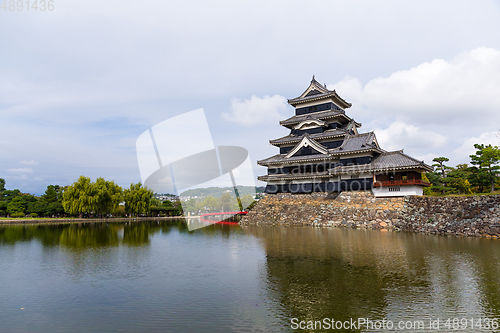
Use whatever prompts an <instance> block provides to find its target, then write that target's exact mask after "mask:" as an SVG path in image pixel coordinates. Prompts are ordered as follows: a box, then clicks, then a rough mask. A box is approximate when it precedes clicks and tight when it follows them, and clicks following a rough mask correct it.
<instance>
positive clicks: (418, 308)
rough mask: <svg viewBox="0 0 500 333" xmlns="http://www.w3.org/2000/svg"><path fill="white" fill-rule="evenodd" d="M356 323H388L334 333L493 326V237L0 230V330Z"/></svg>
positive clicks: (496, 271)
mask: <svg viewBox="0 0 500 333" xmlns="http://www.w3.org/2000/svg"><path fill="white" fill-rule="evenodd" d="M293 318H296V319H294V320H293V321H292V319H293ZM324 318H327V320H326V321H325V320H324ZM363 318H366V319H367V320H371V321H372V323H374V325H377V323H378V324H379V325H380V324H381V323H382V320H385V321H384V322H385V323H389V322H390V323H392V324H393V325H394V327H393V328H392V329H389V327H385V329H384V328H382V329H377V326H375V327H371V328H370V327H366V326H358V327H349V328H348V329H342V330H339V329H337V330H335V331H344V332H375V331H379V332H380V331H384V332H386V331H404V332H432V331H437V330H436V329H435V327H434V329H433V328H432V327H430V326H429V323H434V325H435V324H436V320H437V319H439V320H440V322H439V324H440V330H439V331H441V332H451V331H456V330H454V328H455V329H457V328H458V329H461V331H465V332H471V331H479V326H478V325H482V330H483V331H499V330H498V329H495V328H494V327H496V326H495V323H498V321H500V241H498V240H491V239H475V238H474V239H473V238H457V237H442V236H427V235H419V234H409V233H392V232H379V231H366V230H352V229H336V228H305V227H258V226H253V227H240V226H238V225H229V224H224V225H212V226H209V227H206V228H202V229H199V230H196V231H193V232H189V231H188V229H187V226H186V222H185V221H183V220H175V221H174V220H171V221H164V220H162V221H145V222H144V221H141V222H130V223H129V222H126V223H125V222H124V223H120V222H114V223H94V224H90V223H88V224H85V223H83V224H54V225H22V226H21V225H2V226H0V332H23V333H24V332H277V331H284V332H289V331H304V332H305V331H318V332H325V331H334V330H332V329H328V323H335V322H337V321H342V322H345V321H350V320H351V319H352V320H353V322H358V323H359V320H361V323H362V322H363V321H362V320H363ZM455 318H456V319H457V320H455V322H453V320H454V319H455ZM448 319H451V320H450V321H449V322H448V324H449V325H450V326H446V322H447V320H448ZM479 319H481V321H480V322H479V321H478V320H479ZM308 321H310V322H313V321H321V323H322V325H323V326H322V327H321V328H320V327H319V326H318V324H317V323H316V328H317V329H316V330H314V329H311V328H310V327H309V329H308V328H307V325H308ZM301 322H302V323H301ZM401 322H402V323H404V325H406V328H404V329H399V328H401V327H399V328H398V327H397V325H398V324H399V323H401ZM420 322H422V323H424V325H425V326H424V327H416V326H418V325H420V324H419V323H420ZM408 323H410V324H408ZM413 323H415V324H413ZM310 324H311V323H309V325H310ZM487 324H489V325H490V326H487ZM299 325H302V327H303V328H304V330H301V329H300V328H297V326H299ZM452 325H455V326H452ZM473 325H474V326H473ZM294 328H297V329H296V330H294Z"/></svg>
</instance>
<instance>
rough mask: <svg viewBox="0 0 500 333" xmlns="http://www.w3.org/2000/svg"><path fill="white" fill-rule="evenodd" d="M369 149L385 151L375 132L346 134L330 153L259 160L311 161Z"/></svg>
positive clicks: (280, 155) (262, 161) (279, 155)
mask: <svg viewBox="0 0 500 333" xmlns="http://www.w3.org/2000/svg"><path fill="white" fill-rule="evenodd" d="M301 138H302V137H301ZM309 138H310V139H313V140H314V138H313V135H310V136H309ZM368 151H375V152H378V153H383V152H385V151H384V150H382V149H380V148H379V147H378V145H377V143H376V139H375V134H374V133H373V132H370V133H363V134H357V135H346V137H345V139H344V142H343V143H342V145H341V146H340V147H337V148H334V149H328V154H316V155H307V156H291V157H286V156H287V154H277V155H274V156H272V157H269V158H267V159H265V160H261V161H258V164H260V165H267V164H281V163H293V162H306V161H307V162H309V161H316V160H323V159H331V158H335V156H336V155H346V154H352V153H361V152H368Z"/></svg>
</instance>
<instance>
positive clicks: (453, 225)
mask: <svg viewBox="0 0 500 333" xmlns="http://www.w3.org/2000/svg"><path fill="white" fill-rule="evenodd" d="M402 217H403V218H402V219H401V220H400V222H399V223H397V224H396V225H395V227H396V228H397V229H398V230H404V231H413V232H421V233H432V234H441V235H460V236H483V237H492V236H493V237H498V236H500V195H484V196H474V197H407V198H405V205H404V207H403V210H402Z"/></svg>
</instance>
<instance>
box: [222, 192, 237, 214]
mask: <svg viewBox="0 0 500 333" xmlns="http://www.w3.org/2000/svg"><path fill="white" fill-rule="evenodd" d="M235 204H236V207H238V202H237V201H236V199H235V198H233V197H231V194H229V192H225V193H224V194H222V196H221V197H220V198H219V208H220V210H221V211H222V212H228V211H231V210H233V209H235V208H234V207H235ZM236 209H238V208H236Z"/></svg>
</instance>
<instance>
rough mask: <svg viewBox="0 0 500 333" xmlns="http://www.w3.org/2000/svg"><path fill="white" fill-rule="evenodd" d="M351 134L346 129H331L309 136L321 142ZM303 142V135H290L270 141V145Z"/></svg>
mask: <svg viewBox="0 0 500 333" xmlns="http://www.w3.org/2000/svg"><path fill="white" fill-rule="evenodd" d="M347 134H349V133H348V132H347V131H346V130H345V129H342V128H336V129H330V130H326V131H324V132H323V133H316V134H310V135H309V136H310V137H311V138H312V139H314V140H316V141H317V140H319V139H329V138H334V137H343V136H345V135H347ZM300 140H302V135H293V134H288V135H287V136H284V137H282V138H279V139H275V140H270V141H269V143H270V144H272V145H276V146H278V145H282V144H284V143H297V142H300Z"/></svg>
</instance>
